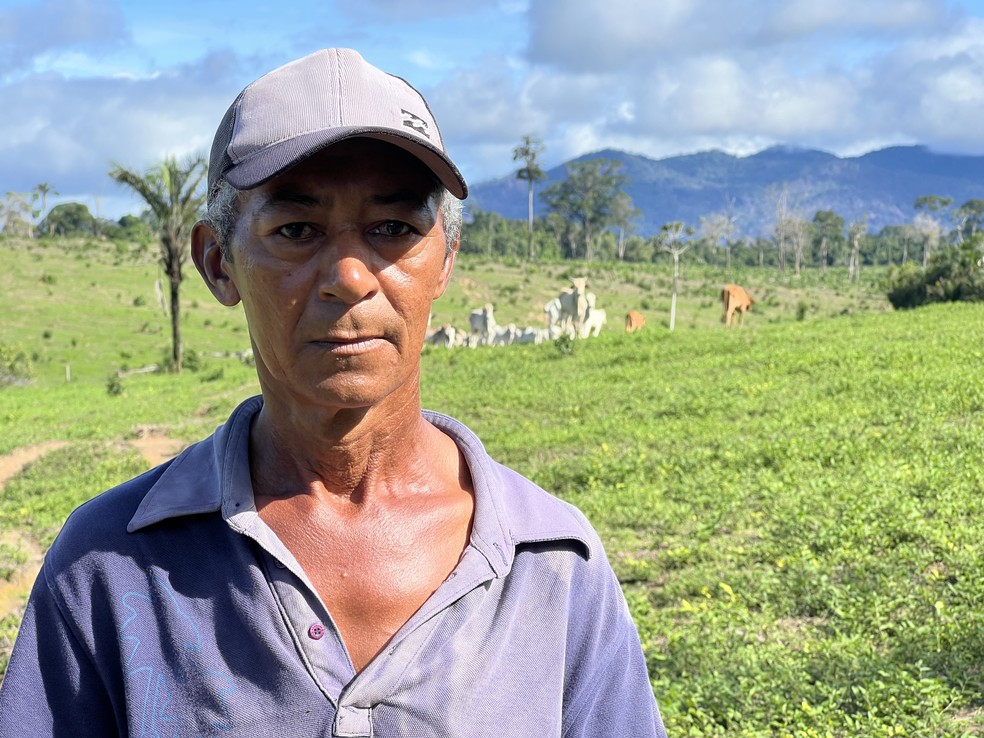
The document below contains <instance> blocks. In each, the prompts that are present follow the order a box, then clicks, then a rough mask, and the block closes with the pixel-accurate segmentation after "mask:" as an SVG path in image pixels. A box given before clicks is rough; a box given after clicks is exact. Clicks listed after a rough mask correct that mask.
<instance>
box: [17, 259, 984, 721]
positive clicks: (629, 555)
mask: <svg viewBox="0 0 984 738" xmlns="http://www.w3.org/2000/svg"><path fill="white" fill-rule="evenodd" d="M96 246H97V247H95V248H90V247H87V246H86V245H85V244H83V243H78V244H70V245H68V246H66V245H60V246H59V245H57V244H56V245H52V244H49V245H47V246H42V245H40V244H35V245H30V244H24V243H23V242H22V243H20V244H17V245H16V247H14V246H11V245H10V244H9V243H4V242H0V310H2V311H3V314H4V320H3V321H2V322H0V344H17V345H20V346H21V347H23V348H24V349H25V350H26V351H27V352H29V353H31V355H32V358H33V362H32V363H33V364H34V367H35V379H34V381H33V382H32V383H30V384H27V385H24V386H12V387H7V388H3V389H0V453H4V452H7V451H10V450H12V449H14V448H17V447H19V446H23V445H26V444H29V443H35V442H39V441H43V440H49V439H59V440H67V441H69V442H70V443H69V445H68V446H66V447H65V448H63V449H62V450H60V451H57V452H53V453H51V454H49V455H47V456H45V457H43V458H42V459H41V460H40V461H38V462H37V463H35V464H33V465H32V466H30V467H28V468H27V469H25V470H24V471H23V472H22V473H21V474H20V475H18V476H17V477H15V478H14V479H13V480H11V482H10V483H8V485H7V486H6V488H5V489H4V490H3V492H0V542H2V541H4V540H9V539H5V538H4V537H3V535H4V534H5V533H6V534H8V535H9V534H10V532H11V531H18V532H19V534H20V535H26V536H29V537H30V539H32V540H34V541H36V542H37V543H38V544H39V545H41V546H42V547H43V546H45V545H48V543H50V540H51V538H52V536H53V535H54V534H55V533H56V531H57V528H58V525H59V523H60V522H61V520H62V519H63V518H64V517H65V515H66V514H67V513H68V511H69V510H70V509H71V508H72V507H74V506H75V505H77V504H78V503H79V502H80V501H81V500H83V499H86V498H88V497H89V496H91V495H93V494H96V493H98V492H99V491H100V490H102V489H104V488H106V487H108V486H110V485H112V484H115V483H117V482H119V481H122V480H124V479H126V478H127V477H129V476H132V475H133V474H135V473H138V472H139V471H141V470H142V463H141V461H140V459H139V457H137V456H136V454H134V453H132V452H130V451H128V450H127V449H126V447H124V446H121V445H120V441H122V440H125V439H126V438H127V437H128V436H130V435H132V434H134V433H135V432H136V431H137V429H139V428H140V427H142V426H146V425H154V426H160V427H163V428H167V429H168V430H169V432H170V434H171V435H172V436H173V437H176V438H180V439H183V440H187V441H191V440H194V439H196V438H200V437H201V436H203V435H204V434H206V433H208V432H209V431H210V430H211V428H212V427H214V425H215V424H217V423H219V422H221V421H222V419H223V418H224V417H225V415H226V414H227V413H228V411H229V410H230V409H231V407H232V406H233V405H234V404H235V403H236V402H238V401H239V400H240V399H241V398H243V397H245V396H246V395H248V394H251V393H253V392H255V391H256V383H255V379H254V377H253V374H252V369H250V368H249V367H246V366H243V365H242V363H241V362H239V361H238V359H236V358H235V357H234V356H232V355H229V354H230V353H231V352H234V351H237V350H240V349H242V348H245V347H246V346H247V345H248V339H247V337H246V335H245V332H244V329H243V323H242V318H241V315H240V313H239V311H237V310H227V309H225V308H222V307H221V306H218V305H217V304H213V303H212V302H211V298H210V297H209V296H208V295H207V293H205V291H204V289H202V288H199V287H198V284H197V282H195V281H194V279H189V280H188V281H187V282H186V289H185V294H186V299H187V304H186V306H185V318H184V320H185V323H184V325H185V326H186V330H185V337H186V345H187V348H188V349H189V350H190V351H192V352H195V353H196V355H198V357H199V358H198V360H197V361H198V364H197V365H196V369H197V370H196V371H193V372H192V371H189V372H185V373H183V374H182V375H180V376H175V375H168V374H159V373H158V374H134V375H129V376H124V377H123V378H121V379H120V380H119V386H118V387H117V388H116V390H118V393H110V391H108V379H109V378H110V377H111V376H113V375H115V373H116V372H117V371H118V370H119V369H121V368H124V364H125V365H126V367H127V368H136V367H140V366H144V365H146V364H149V363H155V362H159V361H160V360H161V358H162V356H163V354H164V352H165V350H166V348H167V345H168V344H167V341H168V334H167V322H166V318H165V316H163V314H162V313H161V311H160V309H159V307H157V305H156V304H155V298H154V292H153V282H154V280H155V279H156V268H155V267H154V265H153V263H152V260H151V259H150V258H148V257H147V256H145V255H143V256H142V255H136V258H135V257H134V255H133V254H131V253H126V254H121V255H118V254H116V253H115V252H114V250H113V247H112V246H111V245H109V246H107V245H106V244H97V245H96ZM80 254H82V255H84V258H78V257H79V255H80ZM86 264H89V266H86ZM577 266H578V267H582V266H583V265H580V264H579V265H577ZM684 266H685V272H684V279H685V282H684V284H683V288H682V290H681V295H680V301H679V304H678V314H677V326H676V330H675V331H674V332H672V333H671V332H670V331H669V330H668V329H667V327H666V325H667V321H668V313H669V298H668V294H669V293H668V290H669V277H670V273H669V268H668V265H663V266H660V265H655V266H653V267H648V266H639V265H633V266H632V267H631V268H628V267H626V266H625V265H619V264H604V265H600V264H599V265H591V267H590V270H589V271H588V275H589V277H590V279H591V288H592V291H594V292H595V293H596V294H597V295H598V304H599V306H600V307H604V308H606V310H608V313H609V316H610V323H609V327H608V330H607V331H605V332H603V333H602V335H601V336H600V337H598V338H596V339H591V340H585V341H579V342H575V343H573V344H569V343H567V344H565V343H560V344H555V343H547V344H543V345H540V346H532V345H525V346H510V347H500V348H479V349H475V350H470V349H456V350H445V349H436V348H432V347H428V348H426V349H425V351H424V355H423V364H424V370H423V376H424V380H423V395H424V404H425V406H427V407H430V408H433V409H437V410H441V411H444V412H447V413H449V414H452V415H455V416H457V417H459V418H461V419H462V420H465V421H466V422H467V423H468V424H469V425H470V426H471V427H472V428H474V429H475V430H476V431H477V432H478V434H479V435H480V436H481V437H482V438H483V440H484V441H485V443H486V445H487V447H488V448H489V450H490V451H491V452H492V454H493V455H494V456H496V457H497V458H499V459H500V460H502V461H504V462H505V463H507V464H509V465H511V466H513V467H515V468H517V469H518V470H520V471H522V472H524V473H525V474H527V475H529V476H530V477H531V478H533V479H534V480H536V481H537V482H538V483H540V484H541V485H542V486H544V487H545V488H546V489H548V490H551V491H553V492H555V493H557V494H558V495H560V496H562V497H563V498H565V499H567V500H570V501H571V502H573V503H574V504H576V505H578V506H579V507H580V508H581V509H582V510H584V512H585V513H586V514H587V515H588V517H589V518H590V519H591V520H592V521H593V522H594V524H595V526H596V527H597V528H598V529H599V531H600V532H601V534H602V537H603V539H604V540H605V542H606V546H607V550H608V556H609V558H610V559H611V561H612V564H613V566H614V568H615V570H616V572H617V573H618V575H619V577H620V579H621V581H622V583H623V587H624V589H625V592H626V596H627V598H628V601H629V605H630V608H631V610H632V613H633V616H634V618H635V620H636V623H637V625H638V627H639V631H640V635H641V638H642V642H643V646H644V648H645V651H646V655H647V658H648V661H649V665H650V672H651V675H652V679H653V686H654V689H655V691H656V694H657V697H658V699H659V702H660V706H661V708H662V711H663V714H664V718H665V720H666V723H667V729H668V732H669V734H670V736H671V737H674V738H675V737H676V736H748V737H751V736H762V737H767V736H791V737H792V736H796V737H800V736H803V737H814V736H815V737H818V738H819V737H826V736H836V737H844V738H847V737H849V736H850V737H854V736H865V737H867V736H874V737H877V736H927V737H928V736H973V735H982V734H984V673H982V665H984V463H982V461H984V305H978V304H946V305H936V306H932V307H928V308H923V309H920V310H916V311H910V312H892V311H890V310H889V308H888V307H887V302H886V301H885V299H884V297H883V296H882V295H881V294H880V293H879V291H878V290H877V287H876V284H877V275H875V274H870V275H864V274H863V275H862V276H863V281H862V283H861V284H856V283H849V282H847V280H846V277H845V275H844V274H843V273H839V272H830V273H828V274H826V275H822V274H819V273H812V272H811V273H807V274H804V275H803V276H802V277H800V278H795V277H793V276H791V275H789V274H786V275H777V274H776V273H775V272H774V271H757V270H746V271H745V272H743V273H737V274H735V273H726V272H725V271H724V270H720V269H713V268H711V267H705V266H699V265H693V266H690V267H688V266H687V265H686V263H685V265H684ZM571 269H572V266H571V265H566V264H548V265H532V266H531V265H526V264H523V263H516V264H507V265H500V264H492V263H486V262H482V261H471V260H469V261H464V262H462V263H461V264H460V265H459V270H458V272H457V274H456V276H455V279H454V282H453V283H452V285H451V287H450V288H449V291H448V294H447V295H446V296H445V297H444V298H442V300H441V301H439V302H438V303H437V305H436V306H435V314H434V319H435V323H444V322H452V323H454V324H455V325H458V326H459V327H463V326H464V325H466V322H467V314H468V312H469V311H470V310H471V309H472V308H474V307H478V306H479V305H481V304H483V303H484V302H492V303H493V304H495V306H496V317H497V318H498V319H499V322H500V323H506V322H516V323H517V324H518V325H527V324H528V325H542V317H541V313H540V311H541V310H542V305H543V303H544V302H545V301H546V300H547V299H549V298H550V297H552V296H553V295H555V294H556V293H557V292H558V291H559V289H560V288H562V287H563V286H564V284H565V280H566V278H567V277H568V276H579V275H581V274H583V273H584V270H583V269H579V270H578V271H576V272H574V271H571ZM49 275H50V276H49ZM190 276H191V277H195V278H197V277H196V275H193V274H192V275H190ZM726 281H738V282H740V283H741V284H743V285H745V286H747V287H748V288H749V291H750V292H751V293H752V294H753V295H754V296H755V297H756V299H758V300H759V304H757V305H756V306H755V308H754V309H753V311H752V312H751V313H750V314H749V317H748V322H747V324H746V326H745V327H744V328H743V329H741V330H731V331H727V330H725V329H724V328H723V327H722V325H721V323H720V304H719V302H718V298H717V293H718V291H719V290H720V286H721V285H722V284H723V283H724V282H726ZM141 294H142V295H144V300H143V301H141V300H137V299H136V298H137V297H138V295H141ZM141 303H142V304H141ZM628 309H641V310H642V311H643V312H644V313H645V314H646V315H647V327H646V329H645V330H643V331H642V332H640V333H636V334H632V335H626V334H625V333H624V332H623V331H622V330H621V326H620V325H619V322H618V321H617V320H614V319H613V317H614V316H618V317H619V319H620V317H621V315H624V312H625V311H626V310H628ZM145 323H146V324H147V326H146V327H145ZM45 331H50V336H47V337H46V336H45ZM73 340H74V343H73ZM124 352H125V353H126V354H127V356H123V353H124ZM65 363H70V364H71V366H72V377H73V381H72V382H71V383H67V382H66V381H65V371H64V364H65ZM116 390H114V391H116ZM0 555H8V556H11V557H14V556H16V551H13V550H12V549H10V548H9V547H8V548H7V549H3V548H0ZM3 571H4V568H3V567H0V574H2V573H3ZM2 617H3V613H0V618H2ZM16 627H17V615H16V613H15V614H13V615H8V616H7V617H6V618H5V619H0V641H2V640H3V639H4V638H5V639H6V640H7V645H8V646H9V641H10V639H11V638H12V637H13V634H14V632H15V630H16ZM3 659H4V656H3V648H2V644H0V668H2V665H3Z"/></svg>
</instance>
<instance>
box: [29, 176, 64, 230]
mask: <svg viewBox="0 0 984 738" xmlns="http://www.w3.org/2000/svg"><path fill="white" fill-rule="evenodd" d="M34 194H35V195H36V196H37V197H40V198H41V210H40V212H39V213H38V217H39V218H45V217H47V215H48V195H57V194H58V193H57V192H55V188H54V187H53V186H52V185H51V184H50V183H49V182H40V183H39V184H36V185H34ZM48 235H49V236H50V235H51V231H50V230H49V231H48Z"/></svg>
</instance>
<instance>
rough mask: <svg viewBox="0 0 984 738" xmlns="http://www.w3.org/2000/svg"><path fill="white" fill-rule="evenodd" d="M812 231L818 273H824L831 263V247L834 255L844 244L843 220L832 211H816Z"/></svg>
mask: <svg viewBox="0 0 984 738" xmlns="http://www.w3.org/2000/svg"><path fill="white" fill-rule="evenodd" d="M813 229H814V230H813V233H814V238H815V241H816V244H815V245H816V248H817V261H818V262H819V264H820V271H822V272H826V271H827V266H828V265H829V264H831V263H833V261H832V259H831V258H830V257H831V251H832V249H831V247H832V246H833V247H835V248H834V249H833V252H834V253H836V252H837V250H838V248H837V247H839V246H841V245H843V243H844V219H843V218H842V217H840V216H839V215H838V214H837V213H835V212H834V211H833V210H818V211H817V212H816V213H814V215H813Z"/></svg>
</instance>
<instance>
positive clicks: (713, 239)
mask: <svg viewBox="0 0 984 738" xmlns="http://www.w3.org/2000/svg"><path fill="white" fill-rule="evenodd" d="M736 230H737V228H736V226H735V217H734V215H733V214H731V213H730V212H728V211H725V212H721V213H711V214H710V215H708V216H706V217H705V216H701V218H700V233H701V235H702V236H703V237H704V238H705V239H707V242H708V243H709V244H710V245H711V247H712V248H713V249H714V251H715V252H716V251H717V248H718V246H719V244H720V243H721V242H723V245H724V265H725V268H726V269H729V270H730V269H731V238H732V236H734V234H735V231H736ZM715 263H716V262H715Z"/></svg>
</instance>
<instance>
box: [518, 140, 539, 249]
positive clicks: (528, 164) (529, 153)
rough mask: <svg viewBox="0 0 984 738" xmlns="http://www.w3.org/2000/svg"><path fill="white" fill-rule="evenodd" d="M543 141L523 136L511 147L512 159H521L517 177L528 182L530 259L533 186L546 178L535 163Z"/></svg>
mask: <svg viewBox="0 0 984 738" xmlns="http://www.w3.org/2000/svg"><path fill="white" fill-rule="evenodd" d="M543 148H544V147H543V142H542V141H541V140H540V139H539V138H537V137H536V136H532V135H526V136H523V143H522V144H520V145H519V146H517V147H516V148H515V149H513V161H520V160H522V162H523V166H522V167H520V169H519V171H517V172H516V178H517V179H523V180H526V182H527V183H528V184H529V205H528V219H527V228H528V233H529V255H530V261H532V260H533V258H534V257H535V254H534V252H533V186H534V185H535V184H536V183H537V182H539V181H540V180H541V179H546V178H547V175H546V173H545V172H544V171H543V170H542V169H541V168H540V165H539V164H538V163H537V161H536V159H537V157H538V156H539V155H540V154H541V153H543Z"/></svg>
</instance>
